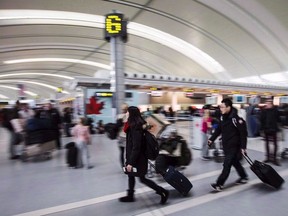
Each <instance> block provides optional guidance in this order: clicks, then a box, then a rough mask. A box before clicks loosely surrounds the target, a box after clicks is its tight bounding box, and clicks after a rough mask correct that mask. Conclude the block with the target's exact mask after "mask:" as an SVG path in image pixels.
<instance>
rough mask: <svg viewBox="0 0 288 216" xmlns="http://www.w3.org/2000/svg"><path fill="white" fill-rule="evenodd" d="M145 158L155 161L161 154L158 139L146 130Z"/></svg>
mask: <svg viewBox="0 0 288 216" xmlns="http://www.w3.org/2000/svg"><path fill="white" fill-rule="evenodd" d="M144 142H145V156H146V158H147V159H149V160H155V159H156V158H157V156H158V154H159V144H158V141H157V139H156V137H155V136H154V135H153V134H152V133H150V132H149V131H147V130H144Z"/></svg>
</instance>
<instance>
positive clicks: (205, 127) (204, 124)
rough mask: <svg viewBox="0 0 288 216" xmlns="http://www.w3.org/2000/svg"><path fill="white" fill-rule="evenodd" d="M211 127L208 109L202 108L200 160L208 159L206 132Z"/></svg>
mask: <svg viewBox="0 0 288 216" xmlns="http://www.w3.org/2000/svg"><path fill="white" fill-rule="evenodd" d="M211 129H212V118H211V117H210V110H209V109H203V117H202V128H201V134H202V160H210V157H209V148H208V145H207V141H208V133H209V132H210V131H211Z"/></svg>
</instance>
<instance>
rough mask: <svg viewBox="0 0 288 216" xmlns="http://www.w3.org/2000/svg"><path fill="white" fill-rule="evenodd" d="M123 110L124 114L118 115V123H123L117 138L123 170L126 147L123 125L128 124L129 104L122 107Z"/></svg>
mask: <svg viewBox="0 0 288 216" xmlns="http://www.w3.org/2000/svg"><path fill="white" fill-rule="evenodd" d="M121 109H122V113H121V114H118V115H117V123H118V124H120V123H121V127H120V128H119V134H118V137H117V142H118V146H119V151H120V165H121V169H122V167H124V165H125V164H124V162H125V159H124V152H125V146H126V133H125V132H124V131H123V125H124V123H125V122H127V116H126V113H127V109H128V104H126V103H124V104H123V105H122V106H121Z"/></svg>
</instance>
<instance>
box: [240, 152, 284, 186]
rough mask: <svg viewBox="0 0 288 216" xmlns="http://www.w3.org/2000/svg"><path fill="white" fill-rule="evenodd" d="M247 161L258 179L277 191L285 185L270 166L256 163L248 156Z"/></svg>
mask: <svg viewBox="0 0 288 216" xmlns="http://www.w3.org/2000/svg"><path fill="white" fill-rule="evenodd" d="M244 158H245V159H246V161H247V162H248V163H249V164H250V169H251V170H252V171H253V172H254V173H255V174H256V175H257V176H258V178H259V179H260V180H261V181H262V182H263V183H266V184H268V185H270V186H272V187H274V188H276V189H279V188H280V187H281V185H282V184H283V183H284V179H283V178H282V177H281V176H280V175H279V174H278V173H277V172H276V171H275V170H274V169H273V167H271V166H270V165H268V164H265V163H262V162H260V161H258V160H255V161H254V162H253V161H252V160H251V159H250V157H249V156H248V155H244Z"/></svg>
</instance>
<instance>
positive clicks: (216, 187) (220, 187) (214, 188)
mask: <svg viewBox="0 0 288 216" xmlns="http://www.w3.org/2000/svg"><path fill="white" fill-rule="evenodd" d="M211 187H212V188H213V190H214V191H222V189H223V186H222V185H218V184H216V183H213V184H211Z"/></svg>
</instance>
